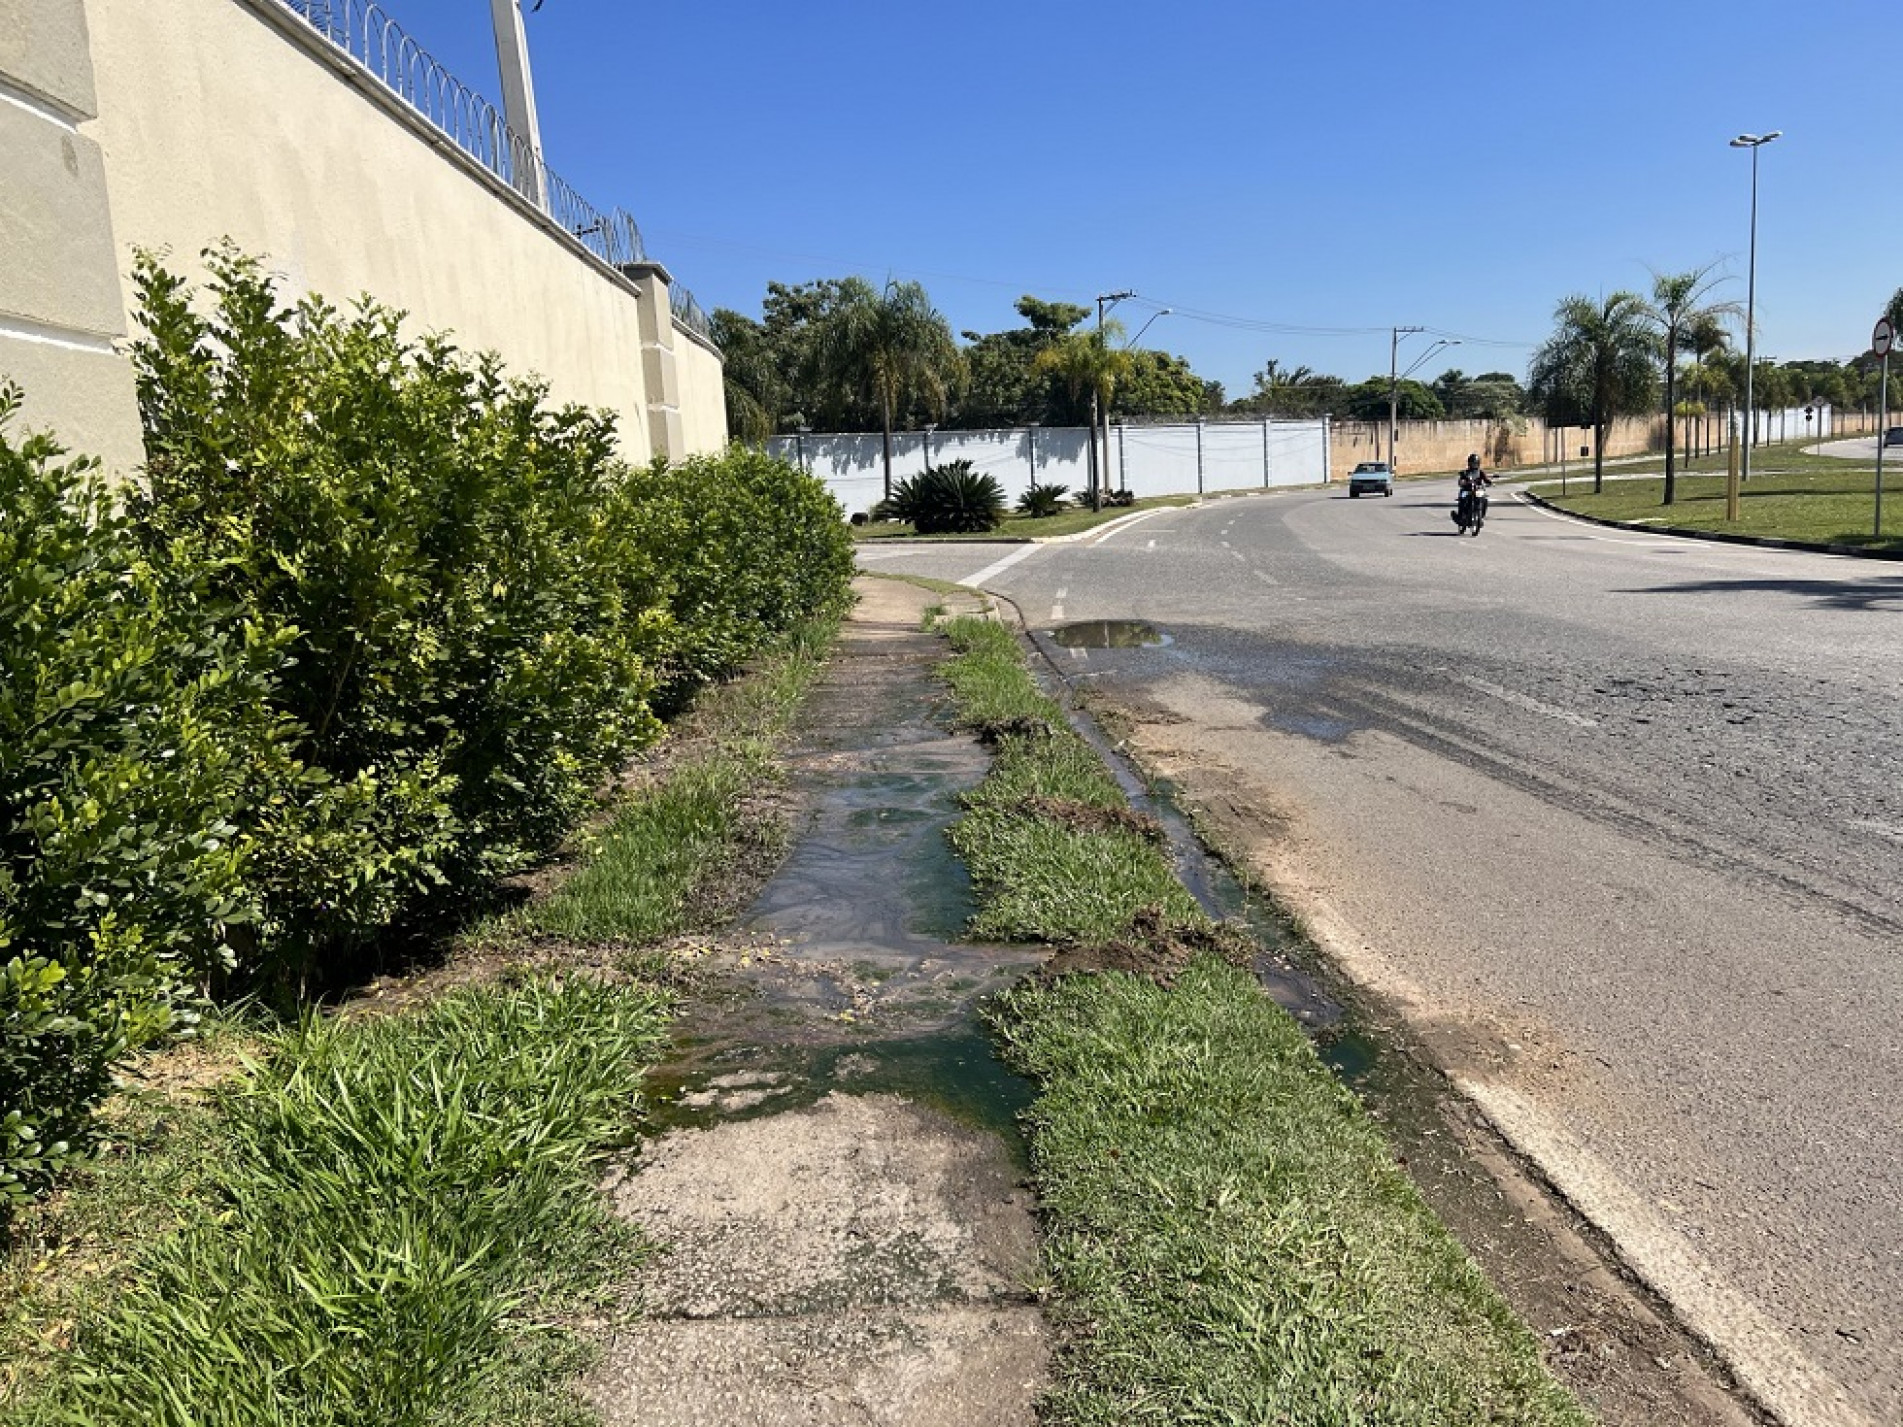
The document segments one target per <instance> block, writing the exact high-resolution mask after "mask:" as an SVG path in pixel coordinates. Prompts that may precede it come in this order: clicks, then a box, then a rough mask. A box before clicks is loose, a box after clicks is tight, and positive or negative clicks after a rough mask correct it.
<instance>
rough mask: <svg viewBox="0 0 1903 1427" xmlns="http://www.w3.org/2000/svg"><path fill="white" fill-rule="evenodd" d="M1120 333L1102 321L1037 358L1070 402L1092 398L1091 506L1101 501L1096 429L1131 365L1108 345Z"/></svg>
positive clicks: (1123, 354)
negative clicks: (1098, 326) (1058, 383)
mask: <svg viewBox="0 0 1903 1427" xmlns="http://www.w3.org/2000/svg"><path fill="white" fill-rule="evenodd" d="M1121 331H1122V328H1121V327H1120V326H1119V325H1118V324H1117V323H1115V322H1106V323H1105V324H1104V325H1103V326H1102V327H1101V328H1100V329H1098V330H1097V331H1094V332H1066V333H1065V334H1064V335H1063V336H1062V337H1060V338H1058V339H1057V340H1056V341H1055V342H1053V343H1052V344H1051V345H1050V346H1049V347H1047V348H1045V349H1044V350H1043V351H1042V352H1039V353H1038V355H1037V367H1038V369H1039V370H1040V371H1047V372H1051V373H1053V374H1054V375H1056V376H1057V377H1058V378H1059V379H1060V380H1061V381H1062V382H1063V384H1064V388H1065V390H1066V391H1068V392H1069V393H1070V395H1071V399H1072V400H1073V401H1077V400H1083V399H1085V398H1095V411H1094V413H1093V414H1094V415H1095V416H1096V417H1097V418H1098V419H1097V420H1094V421H1092V422H1091V423H1090V469H1091V476H1092V481H1091V492H1090V499H1091V504H1092V506H1097V505H1100V504H1101V502H1102V499H1103V481H1102V479H1101V477H1100V476H1099V474H1098V473H1099V472H1101V471H1102V470H1103V465H1102V463H1101V453H1100V451H1099V448H1098V440H1097V433H1098V427H1099V426H1100V424H1101V422H1102V421H1103V420H1104V419H1105V418H1106V417H1107V415H1108V413H1109V410H1110V400H1111V398H1112V397H1113V396H1114V395H1115V394H1116V390H1117V383H1118V382H1119V381H1121V380H1122V379H1123V378H1124V377H1125V376H1127V375H1128V374H1129V372H1130V370H1131V368H1132V366H1133V365H1134V360H1133V358H1132V357H1131V355H1130V353H1129V352H1127V351H1125V350H1123V349H1122V348H1120V347H1116V346H1113V345H1112V342H1111V339H1112V338H1113V337H1115V336H1117V335H1119V334H1120V333H1121Z"/></svg>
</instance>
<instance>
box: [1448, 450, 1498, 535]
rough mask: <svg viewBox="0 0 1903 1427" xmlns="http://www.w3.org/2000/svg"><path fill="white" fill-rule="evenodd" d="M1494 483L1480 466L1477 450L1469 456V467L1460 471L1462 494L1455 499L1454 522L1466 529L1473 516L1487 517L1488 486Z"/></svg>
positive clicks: (1483, 518)
mask: <svg viewBox="0 0 1903 1427" xmlns="http://www.w3.org/2000/svg"><path fill="white" fill-rule="evenodd" d="M1492 484H1493V477H1492V476H1490V475H1488V474H1487V473H1486V472H1485V471H1483V470H1482V469H1481V468H1480V456H1479V453H1478V452H1476V453H1474V454H1472V455H1470V456H1468V457H1467V469H1466V470H1464V471H1462V472H1461V473H1460V494H1459V496H1457V497H1456V498H1455V500H1454V524H1456V525H1458V526H1459V527H1460V528H1461V529H1463V530H1465V529H1466V528H1467V526H1468V525H1470V524H1472V523H1473V517H1474V516H1476V515H1477V516H1479V518H1480V519H1482V520H1485V519H1486V518H1487V487H1488V486H1490V485H1492Z"/></svg>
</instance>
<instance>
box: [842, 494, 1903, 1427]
mask: <svg viewBox="0 0 1903 1427" xmlns="http://www.w3.org/2000/svg"><path fill="white" fill-rule="evenodd" d="M1451 498H1452V492H1451V488H1450V487H1449V486H1448V485H1447V484H1445V483H1441V484H1428V485H1415V484H1408V485H1403V486H1401V487H1400V488H1399V489H1398V490H1397V493H1396V494H1395V495H1394V496H1393V497H1392V498H1387V499H1382V498H1363V499H1360V500H1350V499H1348V498H1347V496H1346V494H1345V492H1342V491H1339V490H1335V491H1327V492H1323V491H1307V492H1294V493H1283V494H1277V495H1272V496H1260V497H1246V498H1240V499H1233V500H1224V501H1218V502H1213V503H1211V504H1209V505H1205V506H1202V507H1199V508H1194V509H1185V510H1171V511H1166V512H1161V513H1158V514H1154V515H1148V516H1146V517H1145V518H1142V519H1139V520H1137V521H1135V522H1133V523H1131V524H1129V525H1125V526H1122V527H1119V528H1117V529H1116V530H1114V531H1112V532H1111V533H1110V534H1108V535H1107V536H1092V537H1090V538H1087V539H1085V540H1081V541H1077V542H1074V543H1068V544H1053V545H1043V546H1034V547H1031V546H1017V547H1011V546H998V545H991V546H946V545H937V546H924V545H920V546H906V547H897V546H893V547H869V548H867V549H866V550H865V551H864V552H863V553H862V561H863V563H864V564H865V566H866V568H868V569H874V570H886V571H904V572H907V573H914V574H924V575H931V576H935V577H937V578H941V579H949V580H956V581H959V582H961V583H981V584H983V585H985V586H986V587H987V588H990V589H993V590H995V591H997V592H999V593H1001V594H1003V595H1005V596H1007V597H1009V598H1010V599H1012V600H1013V601H1014V602H1015V603H1016V604H1017V605H1018V606H1019V607H1020V609H1021V610H1022V611H1023V613H1024V615H1025V617H1026V619H1027V620H1028V621H1029V622H1030V624H1031V626H1032V627H1033V629H1034V630H1036V631H1038V634H1037V637H1038V638H1039V639H1040V641H1041V642H1043V643H1044V644H1045V646H1046V647H1047V648H1048V649H1049V650H1050V652H1051V654H1052V656H1053V658H1054V659H1055V660H1056V661H1057V662H1058V664H1059V666H1060V667H1061V668H1063V669H1065V670H1066V671H1067V672H1068V673H1069V674H1070V675H1071V676H1072V677H1074V678H1077V679H1080V680H1087V681H1089V682H1090V683H1091V684H1093V685H1094V686H1095V687H1096V688H1097V690H1098V691H1099V692H1100V693H1101V694H1103V695H1104V696H1106V697H1108V698H1111V699H1113V700H1115V701H1117V702H1120V703H1122V704H1124V705H1126V706H1127V707H1128V708H1129V709H1131V710H1132V711H1133V712H1134V713H1135V714H1136V715H1137V716H1138V718H1139V720H1140V733H1139V736H1138V741H1139V742H1141V743H1142V744H1143V745H1144V746H1145V748H1146V749H1147V750H1148V751H1149V752H1150V754H1151V755H1152V756H1153V757H1155V758H1157V759H1158V760H1159V761H1161V762H1162V763H1163V764H1164V765H1165V766H1166V767H1169V768H1170V769H1172V771H1175V772H1178V773H1179V774H1180V775H1181V776H1182V777H1183V779H1184V781H1185V782H1186V784H1187V785H1188V786H1190V787H1191V788H1192V789H1195V788H1197V787H1198V786H1200V787H1201V789H1202V790H1203V792H1204V794H1205V795H1208V794H1210V793H1211V792H1212V790H1213V791H1214V793H1215V794H1216V795H1217V796H1219V797H1220V798H1223V799H1226V800H1227V802H1228V803H1229V804H1230V811H1231V813H1234V814H1238V815H1239V816H1242V817H1243V822H1244V824H1245V825H1246V823H1247V817H1248V816H1249V815H1253V816H1254V817H1255V818H1256V820H1257V824H1258V826H1259V830H1260V836H1259V837H1258V838H1257V839H1256V841H1255V843H1254V850H1255V852H1256V855H1257V857H1258V860H1259V861H1260V862H1261V863H1262V865H1263V866H1264V867H1265V868H1267V869H1268V870H1269V871H1270V872H1271V873H1272V874H1273V875H1274V876H1275V877H1276V878H1277V879H1278V880H1279V881H1280V882H1281V883H1282V885H1283V886H1284V888H1285V889H1286V890H1287V892H1288V893H1289V895H1290V896H1291V898H1292V899H1293V900H1294V901H1295V902H1296V903H1297V905H1298V906H1299V907H1300V909H1301V910H1302V911H1303V913H1304V914H1305V916H1306V917H1307V919H1308V921H1309V923H1310V925H1311V926H1312V927H1313V928H1314V929H1315V930H1316V931H1317V932H1318V933H1319V934H1320V936H1321V938H1322V940H1323V941H1324V943H1325V944H1326V945H1327V946H1328V947H1329V949H1330V950H1331V951H1332V952H1333V953H1334V954H1335V955H1336V956H1337V957H1339V958H1340V960H1341V961H1342V962H1343V963H1344V965H1346V966H1347V967H1348V968H1349V969H1350V970H1351V971H1352V972H1353V974H1355V975H1356V976H1358V977H1360V978H1361V979H1363V980H1364V981H1365V982H1367V983H1368V984H1369V985H1370V986H1372V987H1374V988H1375V989H1377V990H1378V991H1381V992H1382V993H1384V994H1385V995H1387V996H1388V997H1390V998H1391V999H1392V1001H1393V1003H1394V1004H1396V1005H1397V1006H1398V1007H1400V1008H1402V1009H1403V1010H1404V1011H1405V1013H1406V1014H1407V1015H1409V1017H1410V1018H1411V1019H1412V1020H1413V1021H1414V1022H1415V1024H1416V1025H1417V1026H1418V1027H1419V1028H1420V1029H1421V1030H1422V1032H1423V1034H1424V1036H1425V1037H1426V1039H1427V1040H1428V1043H1429V1044H1430V1045H1431V1046H1432V1047H1433V1048H1434V1050H1435V1053H1436V1054H1437V1055H1438V1056H1439V1057H1440V1058H1441V1060H1442V1062H1443V1064H1444V1065H1445V1066H1446V1068H1447V1069H1448V1070H1449V1071H1450V1073H1451V1074H1453V1075H1454V1076H1455V1078H1456V1079H1457V1081H1458V1082H1459V1083H1460V1084H1461V1085H1462V1086H1463V1087H1464V1088H1465V1089H1466V1090H1467V1092H1468V1093H1469V1094H1470V1095H1472V1096H1473V1098H1474V1099H1475V1100H1476V1101H1477V1102H1478V1103H1479V1104H1480V1105H1481V1107H1482V1108H1483V1109H1484V1110H1485V1111H1486V1112H1487V1113H1488V1114H1489V1115H1490V1116H1491V1117H1492V1118H1493V1119H1494V1121H1495V1123H1496V1124H1498V1125H1499V1127H1500V1128H1501V1130H1502V1131H1503V1132H1504V1133H1506V1134H1507V1135H1508V1137H1509V1138H1511V1139H1512V1140H1513V1141H1514V1142H1515V1143H1516V1144H1517V1145H1518V1146H1519V1147H1520V1148H1521V1149H1523V1150H1524V1151H1526V1152H1527V1153H1529V1154H1530V1155H1532V1156H1533V1157H1534V1158H1535V1159H1537V1160H1538V1161H1539V1162H1540V1163H1541V1164H1542V1165H1543V1166H1544V1167H1545V1168H1546V1170H1547V1171H1548V1173H1549V1174H1550V1175H1551V1177H1552V1178H1553V1180H1554V1182H1555V1183H1556V1184H1557V1185H1558V1186H1559V1187H1560V1188H1561V1189H1562V1190H1563V1191H1564V1192H1566V1193H1567V1194H1568V1196H1569V1197H1571V1198H1572V1199H1573V1200H1574V1202H1575V1203H1576V1204H1578V1205H1579V1206H1580V1207H1581V1208H1582V1209H1583V1210H1585V1211H1586V1212H1587V1213H1588V1214H1589V1215H1590V1216H1591V1217H1593V1218H1594V1219H1595V1220H1596V1221H1597V1222H1598V1223H1599V1224H1600V1225H1601V1227H1603V1228H1605V1229H1606V1230H1607V1231H1608V1232H1609V1233H1610V1234H1611V1235H1612V1236H1613V1238H1614V1240H1615V1241H1616V1242H1617V1243H1618V1245H1619V1246H1620V1248H1621V1250H1622V1252H1623V1253H1624V1254H1625V1256H1626V1257H1627V1258H1628V1260H1629V1261H1630V1262H1631V1263H1632V1264H1633V1265H1634V1266H1635V1267H1636V1268H1638V1269H1639V1270H1640V1271H1641V1272H1642V1273H1643V1274H1644V1275H1645V1276H1646V1277H1647V1278H1648V1279H1650V1280H1651V1281H1652V1282H1653V1283H1654V1285H1655V1286H1656V1287H1658V1288H1659V1289H1660V1290H1661V1291H1662V1292H1664V1293H1665V1294H1666V1296H1667V1297H1669V1298H1670V1299H1671V1300H1672V1301H1673V1302H1674V1303H1675V1304H1676V1305H1677V1307H1678V1308H1679V1310H1680V1312H1681V1314H1682V1316H1683V1317H1684V1318H1685V1319H1686V1320H1687V1321H1688V1322H1689V1323H1690V1324H1691V1325H1692V1326H1693V1327H1694V1328H1696V1329H1698V1330H1699V1331H1701V1332H1702V1333H1704V1334H1705V1335H1706V1336H1708V1337H1710V1338H1711V1339H1713V1340H1714V1342H1716V1343H1717V1344H1718V1346H1719V1347H1720V1349H1721V1350H1722V1351H1723V1352H1724V1353H1725V1354H1726V1355H1727V1356H1728V1357H1730V1358H1731V1360H1732V1361H1733V1364H1734V1366H1735V1367H1736V1368H1737V1369H1738V1371H1739V1373H1740V1374H1741V1376H1742V1377H1743V1379H1744V1380H1745V1382H1746V1383H1747V1385H1748V1386H1749V1387H1750V1388H1751V1389H1752V1390H1753V1391H1754V1392H1755V1393H1756V1394H1757V1396H1758V1397H1759V1398H1760V1399H1761V1400H1762V1401H1763V1402H1764V1403H1765V1404H1766V1405H1768V1406H1769V1407H1771V1408H1772V1409H1773V1410H1774V1411H1775V1412H1777V1413H1778V1415H1780V1416H1781V1417H1782V1418H1783V1419H1784V1420H1786V1421H1787V1422H1789V1423H1791V1424H1793V1427H1797V1424H1808V1423H1830V1424H1839V1423H1857V1422H1862V1421H1869V1422H1878V1423H1894V1422H1899V1421H1903V1156H1900V1155H1899V1153H1898V1150H1899V1147H1900V1146H1903V1048H1900V1042H1903V955H1900V953H1903V786H1899V781H1898V779H1899V774H1900V773H1903V769H1900V768H1899V760H1898V753H1899V750H1900V749H1903V737H1900V736H1899V735H1900V734H1903V568H1899V567H1898V566H1894V565H1889V564H1885V563H1883V562H1876V561H1858V560H1854V559H1848V558H1839V557H1832V556H1822V555H1812V554H1803V553H1796V552H1786V551H1774V550H1760V549H1755V548H1750V547H1736V546H1722V545H1714V544H1710V543H1704V542H1696V541H1689V540H1681V539H1676V538H1669V537H1659V536H1651V535H1646V534H1643V533H1638V532H1623V531H1612V530H1605V529H1601V528H1599V527H1593V526H1588V525H1584V524H1580V523H1577V522H1572V521H1569V520H1566V519H1564V518H1562V517H1558V516H1555V515H1552V514H1549V513H1546V512H1542V511H1540V510H1537V509H1535V508H1534V507H1532V506H1529V505H1525V504H1520V503H1517V502H1516V501H1515V500H1514V499H1513V497H1512V495H1511V493H1510V492H1505V491H1496V493H1495V498H1494V502H1493V515H1492V518H1491V519H1490V520H1489V522H1488V524H1487V527H1486V529H1485V531H1484V532H1483V533H1482V534H1481V535H1480V536H1479V537H1478V538H1461V537H1459V536H1457V535H1455V534H1454V528H1453V525H1452V523H1451V522H1450V521H1449V520H1448V517H1447V510H1448V507H1449V503H1450V502H1451ZM1104 619H1136V620H1143V621H1148V622H1150V623H1151V624H1153V625H1154V626H1155V628H1156V629H1157V631H1159V633H1161V634H1162V635H1164V636H1167V638H1168V641H1169V642H1168V643H1167V644H1163V645H1159V646H1154V647H1139V648H1127V649H1125V648H1112V649H1088V650H1082V651H1076V650H1070V649H1066V648H1063V647H1060V646H1058V645H1057V644H1055V643H1054V642H1052V641H1051V639H1050V637H1049V633H1048V632H1049V631H1051V630H1053V629H1057V628H1059V627H1061V626H1064V625H1068V624H1074V623H1078V622H1084V621H1093V620H1104ZM1232 821H1233V819H1232Z"/></svg>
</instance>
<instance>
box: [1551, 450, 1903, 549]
mask: <svg viewBox="0 0 1903 1427" xmlns="http://www.w3.org/2000/svg"><path fill="white" fill-rule="evenodd" d="M1889 455H1890V459H1889V460H1887V461H1886V462H1885V464H1886V466H1887V467H1888V469H1887V470H1886V472H1885V476H1886V479H1885V484H1886V485H1890V486H1892V487H1893V489H1892V491H1891V495H1892V496H1893V497H1894V498H1895V505H1894V508H1893V509H1892V510H1891V511H1890V512H1889V513H1887V514H1886V515H1885V518H1884V522H1883V523H1884V533H1883V535H1882V536H1880V537H1879V536H1878V535H1876V534H1875V521H1874V513H1875V509H1876V473H1875V470H1874V461H1875V458H1874V456H1873V457H1872V458H1871V461H1870V462H1867V463H1866V462H1860V461H1846V460H1840V459H1837V458H1835V457H1831V456H1810V455H1805V454H1804V453H1803V452H1802V451H1799V450H1796V449H1792V448H1787V447H1767V448H1765V449H1763V450H1760V451H1758V452H1756V453H1755V454H1754V455H1753V456H1752V458H1751V461H1752V469H1751V480H1750V482H1749V484H1746V485H1744V486H1742V487H1741V488H1740V491H1739V494H1740V497H1741V499H1740V501H1739V505H1738V519H1737V520H1735V521H1732V520H1727V519H1725V475H1724V459H1723V458H1722V457H1718V458H1713V457H1700V458H1699V459H1698V460H1696V461H1694V462H1693V463H1692V464H1691V465H1690V466H1689V467H1684V468H1681V471H1680V474H1679V477H1678V482H1677V490H1676V491H1675V493H1674V499H1673V501H1672V504H1670V505H1665V504H1664V503H1663V501H1664V496H1665V478H1664V476H1663V474H1653V473H1650V472H1648V473H1646V474H1644V475H1638V476H1628V475H1627V474H1626V473H1624V472H1620V473H1619V474H1618V478H1616V479H1613V478H1609V479H1608V480H1607V481H1606V485H1605V490H1604V491H1602V492H1601V493H1600V494H1598V495H1594V494H1593V493H1592V475H1591V472H1590V471H1587V472H1586V473H1585V475H1584V477H1583V478H1582V477H1580V476H1574V477H1573V478H1571V479H1570V480H1568V481H1567V482H1566V493H1565V494H1564V495H1562V494H1561V493H1560V490H1561V487H1560V483H1559V482H1557V481H1540V482H1538V483H1537V484H1535V485H1533V486H1532V487H1530V489H1531V490H1532V491H1533V492H1534V493H1535V494H1537V495H1539V496H1540V497H1541V498H1542V499H1544V500H1547V501H1550V502H1551V503H1552V504H1554V505H1556V506H1559V507H1560V508H1562V509H1564V510H1572V511H1577V512H1578V513H1579V514H1581V515H1590V516H1595V517H1597V518H1598V519H1600V520H1614V521H1621V522H1625V523H1630V524H1638V525H1650V526H1661V525H1670V526H1678V527H1680V528H1682V529H1686V530H1709V531H1713V532H1723V533H1726V534H1732V535H1755V536H1758V537H1759V538H1761V539H1767V540H1802V541H1807V542H1810V543H1813V544H1818V545H1848V546H1855V547H1861V548H1864V549H1869V550H1883V551H1896V550H1903V490H1898V489H1896V487H1899V486H1903V470H1899V469H1898V467H1903V450H1899V451H1895V452H1891V453H1889Z"/></svg>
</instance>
